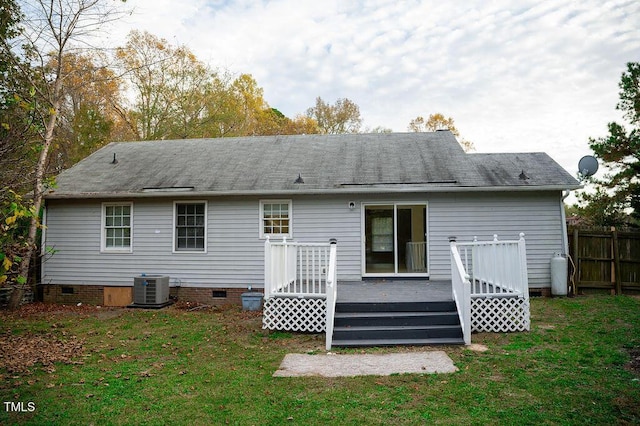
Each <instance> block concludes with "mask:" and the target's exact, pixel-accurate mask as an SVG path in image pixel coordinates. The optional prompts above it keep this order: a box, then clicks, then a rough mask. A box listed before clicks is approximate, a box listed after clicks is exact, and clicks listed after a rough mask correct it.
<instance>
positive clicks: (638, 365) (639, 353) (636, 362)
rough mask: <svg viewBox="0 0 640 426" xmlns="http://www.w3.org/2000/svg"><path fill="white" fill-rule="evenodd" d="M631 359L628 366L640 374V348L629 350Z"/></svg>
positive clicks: (636, 373) (633, 371) (634, 372)
mask: <svg viewBox="0 0 640 426" xmlns="http://www.w3.org/2000/svg"><path fill="white" fill-rule="evenodd" d="M629 356H631V360H630V361H629V362H628V363H627V365H626V367H627V369H628V370H629V371H631V372H632V373H633V374H635V375H636V376H640V348H633V349H631V350H630V351H629Z"/></svg>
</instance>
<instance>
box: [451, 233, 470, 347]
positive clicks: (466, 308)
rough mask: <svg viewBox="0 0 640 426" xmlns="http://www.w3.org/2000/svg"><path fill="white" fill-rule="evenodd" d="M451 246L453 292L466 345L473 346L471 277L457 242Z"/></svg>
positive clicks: (453, 241) (453, 242)
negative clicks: (463, 263)
mask: <svg viewBox="0 0 640 426" xmlns="http://www.w3.org/2000/svg"><path fill="white" fill-rule="evenodd" d="M449 244H450V245H451V291H452V296H453V300H455V302H456V308H457V310H458V317H459V318H460V326H461V327H462V336H463V338H464V344H465V345H470V344H471V283H470V282H469V275H468V274H467V272H466V271H465V269H464V266H463V265H462V259H461V258H460V252H459V251H458V247H457V245H456V241H455V240H450V241H449Z"/></svg>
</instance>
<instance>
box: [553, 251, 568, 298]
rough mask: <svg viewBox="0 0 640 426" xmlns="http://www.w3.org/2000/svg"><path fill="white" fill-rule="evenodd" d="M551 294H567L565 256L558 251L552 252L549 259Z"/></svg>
mask: <svg viewBox="0 0 640 426" xmlns="http://www.w3.org/2000/svg"><path fill="white" fill-rule="evenodd" d="M551 294H553V295H554V296H566V295H567V258H566V257H564V256H563V255H562V254H560V253H554V255H553V258H552V259H551Z"/></svg>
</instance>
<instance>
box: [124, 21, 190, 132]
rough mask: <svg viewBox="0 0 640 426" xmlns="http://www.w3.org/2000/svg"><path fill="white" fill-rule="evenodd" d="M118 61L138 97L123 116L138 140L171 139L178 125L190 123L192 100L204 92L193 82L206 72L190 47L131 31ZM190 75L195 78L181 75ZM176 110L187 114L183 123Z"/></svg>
mask: <svg viewBox="0 0 640 426" xmlns="http://www.w3.org/2000/svg"><path fill="white" fill-rule="evenodd" d="M116 60H117V61H118V63H119V65H120V67H121V69H122V74H123V75H126V76H127V77H128V79H129V83H130V86H131V89H132V91H133V92H134V94H135V101H134V104H133V105H132V107H131V108H127V107H125V106H123V107H121V108H120V116H121V117H122V119H123V120H124V121H125V122H126V123H127V124H128V126H129V128H130V130H131V132H132V133H133V134H134V135H135V139H136V140H157V139H166V138H169V137H171V136H172V134H173V133H174V132H173V131H172V129H171V128H172V127H173V125H174V124H175V123H176V122H180V121H183V122H184V121H190V119H189V118H187V116H190V115H191V114H190V113H191V112H192V111H191V109H192V107H191V105H190V103H193V101H190V98H191V97H192V96H195V93H194V92H199V90H200V89H199V88H197V87H194V86H193V84H192V82H193V81H195V80H197V79H199V78H200V77H199V75H198V76H195V74H199V73H201V72H202V70H201V66H200V64H198V63H197V61H196V60H195V56H193V54H192V53H191V52H190V51H189V50H188V49H187V48H186V47H177V48H176V47H173V46H171V45H169V43H168V42H167V40H165V39H161V38H158V37H156V36H154V35H153V34H150V33H148V32H146V31H145V32H140V31H131V32H130V33H129V35H128V37H127V43H126V45H125V46H124V47H120V48H118V49H116ZM190 66H192V68H189V67H190ZM187 72H193V74H194V75H193V76H189V77H187V76H186V75H182V76H181V75H180V74H181V73H182V74H184V73H187ZM178 100H179V101H180V102H177V101H178ZM176 108H177V109H182V112H183V113H184V114H185V116H184V117H183V119H182V120H180V119H178V118H177V114H176V113H175V109H176ZM179 133H180V132H179Z"/></svg>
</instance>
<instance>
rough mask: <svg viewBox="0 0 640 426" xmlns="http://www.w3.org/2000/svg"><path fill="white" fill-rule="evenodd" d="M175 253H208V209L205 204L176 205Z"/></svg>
mask: <svg viewBox="0 0 640 426" xmlns="http://www.w3.org/2000/svg"><path fill="white" fill-rule="evenodd" d="M174 211H175V218H174V224H175V233H174V249H175V251H201V252H204V251H206V249H205V247H206V246H205V240H206V235H207V219H206V218H207V208H206V203H204V202H192V203H175V204H174Z"/></svg>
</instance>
